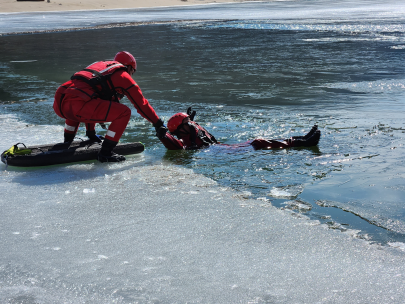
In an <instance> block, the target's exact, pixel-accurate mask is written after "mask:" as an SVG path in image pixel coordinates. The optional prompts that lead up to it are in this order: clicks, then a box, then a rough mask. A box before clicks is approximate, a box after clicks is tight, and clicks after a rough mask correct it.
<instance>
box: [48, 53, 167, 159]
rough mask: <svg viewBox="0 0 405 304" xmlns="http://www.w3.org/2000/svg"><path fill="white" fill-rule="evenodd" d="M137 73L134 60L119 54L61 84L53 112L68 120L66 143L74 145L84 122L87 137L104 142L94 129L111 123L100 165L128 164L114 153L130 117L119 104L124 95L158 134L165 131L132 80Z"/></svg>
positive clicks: (100, 153) (126, 110)
mask: <svg viewBox="0 0 405 304" xmlns="http://www.w3.org/2000/svg"><path fill="white" fill-rule="evenodd" d="M135 71H136V60H135V58H134V56H132V55H131V54H130V53H128V52H119V53H117V54H116V55H115V57H114V60H113V61H99V62H95V63H93V64H91V65H89V66H88V67H87V68H85V69H83V70H81V71H79V72H77V73H75V74H74V75H73V76H72V77H71V79H70V80H69V81H68V82H66V83H64V84H62V85H61V86H60V87H59V88H58V89H57V91H56V94H55V101H54V104H53V108H54V110H55V113H56V114H57V115H58V116H60V117H62V118H64V119H65V130H64V137H65V140H64V141H65V142H71V141H73V139H74V138H75V135H76V132H77V129H78V127H79V125H80V123H81V122H83V123H85V124H86V136H87V137H88V138H89V139H90V140H94V141H98V142H101V139H100V138H99V137H98V136H97V135H96V131H95V125H96V123H104V122H111V124H110V125H109V127H108V130H107V133H106V134H105V139H104V141H103V143H102V145H101V149H100V152H99V154H98V156H97V159H98V160H99V161H100V162H120V161H123V160H125V157H124V156H122V155H118V154H116V153H114V152H113V149H114V147H115V146H116V145H117V143H118V141H119V139H120V138H121V136H122V134H123V133H124V130H125V128H126V126H127V124H128V122H129V119H130V117H131V110H130V108H129V107H127V106H126V105H123V104H121V103H119V101H120V99H121V98H122V97H124V95H125V96H126V97H127V98H128V99H129V100H130V101H131V103H132V104H133V105H134V107H135V108H136V110H137V112H138V113H139V114H140V115H141V116H142V117H143V118H145V119H146V120H148V121H149V122H151V123H152V124H153V126H154V127H155V129H156V130H159V129H161V130H163V129H164V128H165V127H164V125H163V121H162V120H161V119H159V117H158V116H157V114H156V112H155V110H154V109H153V108H152V106H151V105H150V104H149V102H148V100H147V99H146V98H145V97H144V96H143V94H142V92H141V89H140V88H139V86H138V85H137V84H136V82H135V81H134V80H133V79H132V74H133V73H135ZM162 128H163V129H162Z"/></svg>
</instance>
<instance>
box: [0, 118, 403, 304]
mask: <svg viewBox="0 0 405 304" xmlns="http://www.w3.org/2000/svg"><path fill="white" fill-rule="evenodd" d="M1 127H2V129H3V130H5V131H6V132H7V131H9V130H10V129H13V130H14V132H15V133H14V134H15V135H16V138H19V139H20V140H27V139H30V140H31V142H32V143H33V144H34V143H35V142H38V143H39V142H41V141H43V140H44V138H45V137H46V138H47V139H48V140H49V141H56V140H58V138H59V136H60V132H61V130H62V129H61V128H62V127H59V126H46V125H45V126H30V125H26V124H25V123H24V122H21V121H20V122H19V121H18V120H17V119H16V117H13V115H2V116H1ZM25 137H26V138H25ZM32 138H34V139H32ZM14 141H15V139H14V138H9V137H6V136H4V134H2V135H0V142H1V144H0V150H2V151H3V150H5V148H7V147H8V146H10V145H11V144H13V143H14ZM4 168H5V166H4V165H3V164H1V165H0V169H1V171H0V180H1V182H0V191H1V193H2V198H1V200H0V208H1V210H2V220H1V222H0V235H1V240H2V242H1V244H0V252H1V253H2V254H1V258H0V302H6V303H7V302H10V301H11V303H55V301H57V302H60V301H62V300H63V301H64V302H65V303H84V302H86V303H134V302H137V303H186V302H187V303H365V302H367V303H399V302H400V301H401V300H402V299H403V297H404V294H403V290H404V283H405V278H404V276H405V266H404V265H405V264H404V257H405V252H404V247H403V243H392V244H390V245H391V246H392V247H391V248H392V249H390V247H381V246H378V245H370V244H369V243H367V242H366V241H364V240H360V239H356V238H354V237H353V236H352V235H350V234H348V235H346V234H342V233H340V232H338V231H337V230H331V229H329V228H327V227H326V225H320V222H319V221H313V220H310V219H309V218H307V217H306V216H303V215H300V214H297V213H290V212H289V211H288V210H289V208H286V210H281V209H277V208H275V207H273V206H272V205H271V203H269V202H268V200H266V199H257V200H252V199H245V198H243V194H242V195H241V194H240V193H238V192H234V191H233V190H230V189H229V188H226V187H222V186H220V185H218V184H217V183H216V182H214V181H213V180H212V179H209V178H206V177H204V176H202V175H199V174H195V173H194V172H193V171H191V170H189V169H185V168H184V167H180V166H175V165H169V164H161V163H156V162H155V161H154V160H152V159H151V158H150V155H148V151H146V152H145V153H144V154H139V155H135V156H132V157H129V159H128V161H126V162H124V163H122V164H110V165H109V164H100V163H97V162H89V163H82V164H72V165H66V166H52V167H46V168H36V169H18V168H11V167H10V168H9V169H8V170H7V171H6V170H4ZM274 191H275V193H276V192H277V191H278V192H277V193H278V194H279V195H284V194H283V191H295V193H299V192H300V189H299V187H296V188H291V189H278V190H277V189H275V190H274ZM277 193H276V194H277ZM286 204H287V205H290V206H292V208H291V209H294V208H303V207H304V205H305V204H302V203H300V202H297V201H295V202H294V200H291V201H289V202H287V203H286ZM24 301H25V302H24Z"/></svg>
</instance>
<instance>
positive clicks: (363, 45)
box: [0, 1, 405, 304]
mask: <svg viewBox="0 0 405 304" xmlns="http://www.w3.org/2000/svg"><path fill="white" fill-rule="evenodd" d="M192 19H194V20H201V19H205V20H206V19H212V20H224V21H223V22H196V23H194V22H193V23H179V24H173V25H170V24H169V25H151V26H143V27H125V28H115V29H102V30H94V31H90V30H89V31H78V32H64V33H43V34H34V35H3V36H1V37H0V40H1V41H0V53H1V54H2V57H1V58H0V129H1V130H2V132H0V151H4V150H6V149H8V148H9V147H10V146H11V145H13V144H15V143H17V142H24V143H27V144H30V145H35V144H43V143H45V142H58V141H60V140H61V138H62V132H63V121H61V119H59V118H58V117H56V115H55V114H54V113H53V111H52V98H53V94H54V92H55V89H56V87H57V86H58V85H59V84H60V83H62V82H63V81H66V80H67V79H68V78H69V77H70V75H71V74H72V73H74V72H75V71H76V70H78V69H79V68H81V67H83V66H85V64H89V63H91V62H93V61H95V60H96V59H95V57H96V58H101V59H105V58H109V57H108V56H111V54H114V53H115V52H116V48H117V47H119V48H125V49H128V50H131V51H132V50H134V51H136V57H137V59H138V64H139V67H140V68H139V71H137V73H136V75H135V77H134V78H135V79H136V81H137V82H138V83H139V84H140V87H141V88H142V89H143V92H144V93H145V96H146V97H147V98H148V99H149V101H150V102H151V103H152V105H153V106H154V107H155V108H156V110H157V112H158V114H159V115H161V116H162V117H163V118H164V119H165V120H166V121H167V119H168V118H169V117H170V115H172V114H173V113H174V112H177V111H180V110H183V111H184V110H185V109H186V108H187V107H188V106H189V105H190V104H193V106H194V107H195V108H196V109H197V112H198V113H197V117H198V122H201V124H203V125H205V126H207V127H208V129H209V130H210V131H212V132H213V133H214V134H215V135H216V137H217V138H218V139H220V141H223V142H225V143H235V142H241V141H245V140H248V139H250V138H254V137H258V136H263V137H269V138H274V137H278V136H284V137H288V136H291V135H296V134H297V133H298V134H300V133H302V132H304V131H305V130H307V129H308V128H310V127H311V125H312V124H314V123H318V125H319V126H320V128H321V130H322V138H321V142H320V145H319V149H318V150H316V149H315V150H310V149H309V150H307V149H304V150H291V151H256V152H252V151H241V152H238V153H234V152H230V151H228V150H226V149H224V148H221V147H220V146H216V147H211V148H210V149H206V150H204V151H201V152H196V153H194V152H185V153H170V152H166V151H165V149H164V148H163V147H162V145H161V144H160V143H159V142H158V141H157V140H156V138H155V137H154V135H153V131H152V128H151V126H150V125H149V124H148V123H146V122H145V121H144V120H143V119H141V118H140V117H139V115H137V114H136V113H133V116H132V118H131V121H130V123H129V125H128V128H127V132H126V133H125V134H124V136H123V141H142V142H144V143H145V144H146V151H145V152H144V153H142V154H138V155H134V156H132V157H129V158H128V160H127V161H126V162H124V163H120V164H101V163H98V162H87V163H80V164H71V165H66V166H52V167H46V168H32V169H23V168H15V167H8V168H7V169H6V166H5V165H4V164H0V170H1V171H0V193H1V194H2V196H1V198H0V208H1V210H2V212H1V215H2V219H1V221H0V239H1V243H0V302H1V303H19V304H23V303H24V304H27V303H30V304H34V303H35V304H42V303H45V304H51V303H52V304H53V303H74V304H76V303H94V304H96V303H97V304H99V303H230V304H231V303H232V304H233V303H285V304H287V303H288V304H290V303H311V304H312V303H402V302H403V298H404V297H405V294H404V287H405V263H404V262H405V244H404V235H405V212H404V207H403V205H404V204H403V203H404V199H403V197H404V192H405V189H404V186H403V185H404V173H403V169H402V168H403V165H404V159H403V152H404V146H403V139H404V130H405V126H404V121H405V120H404V112H403V109H404V104H405V100H404V94H403V93H404V89H405V79H404V68H403V55H404V50H405V40H404V35H403V34H404V32H405V30H404V22H403V21H404V4H402V3H398V1H388V2H387V1H356V2H353V1H345V2H339V3H336V4H333V3H332V4H331V3H330V2H328V1H305V2H301V1H277V2H271V3H247V4H228V5H210V6H198V7H187V8H176V9H168V8H164V9H142V10H113V11H92V12H58V13H31V14H0V32H1V33H3V34H5V33H17V32H20V33H22V32H29V31H43V30H46V31H52V30H55V29H56V30H57V29H66V28H77V27H95V26H99V25H102V24H106V23H117V22H154V21H173V20H192ZM225 19H226V20H227V21H225ZM229 19H232V20H233V21H229ZM100 20H102V21H100ZM131 35H133V36H134V37H136V39H130V40H128V37H130V36H131ZM104 39H107V40H108V41H110V42H111V43H110V45H106V43H105V40H104ZM162 54H163V55H162ZM208 88H209V90H208ZM127 104H129V103H128V102H127ZM133 112H135V111H133ZM99 131H100V132H101V130H99ZM80 132H81V133H80V134H79V135H80V136H83V130H81V131H80ZM346 211H349V212H346ZM331 228H332V229H331Z"/></svg>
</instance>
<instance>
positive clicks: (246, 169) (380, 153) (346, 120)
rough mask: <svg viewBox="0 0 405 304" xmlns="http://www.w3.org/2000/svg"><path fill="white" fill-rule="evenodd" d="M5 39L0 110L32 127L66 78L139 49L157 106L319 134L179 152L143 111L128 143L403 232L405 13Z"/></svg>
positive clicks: (210, 120)
mask: <svg viewBox="0 0 405 304" xmlns="http://www.w3.org/2000/svg"><path fill="white" fill-rule="evenodd" d="M0 40H1V42H0V45H1V46H0V53H1V58H0V85H1V87H0V101H1V104H2V105H1V108H0V111H1V113H2V114H5V113H17V114H18V116H19V117H20V118H21V119H22V120H23V121H26V122H27V123H30V124H36V125H47V124H54V125H62V124H63V121H61V119H60V118H58V117H57V116H56V115H55V114H54V113H53V110H52V97H53V94H54V91H55V90H56V88H57V87H58V85H59V84H60V83H62V82H64V81H66V80H67V79H69V77H70V76H71V75H72V74H73V73H74V72H76V71H77V70H79V69H81V68H84V67H85V66H87V65H88V64H90V63H92V62H94V61H96V60H103V59H110V58H112V57H113V56H114V54H115V53H116V52H117V51H120V50H128V51H130V52H132V53H133V54H134V55H135V56H136V58H137V61H138V72H137V73H136V74H135V75H134V79H135V80H136V81H137V82H138V84H139V85H140V87H141V89H142V91H143V93H144V95H145V96H146V97H147V98H148V100H149V101H150V103H151V104H152V105H153V107H154V108H155V109H156V111H157V113H158V114H159V115H160V116H162V117H163V118H164V119H165V120H166V121H167V119H168V118H169V117H170V116H171V115H172V114H174V113H176V112H179V111H185V110H186V108H187V107H188V106H193V107H194V109H195V110H196V111H197V116H196V121H197V122H199V123H200V124H202V125H204V126H206V127H207V129H209V130H210V131H211V132H212V133H213V134H215V136H216V138H217V139H218V140H219V141H221V142H223V143H227V144H232V143H238V142H243V141H246V140H249V139H252V138H257V137H264V138H280V137H281V138H285V137H289V136H293V135H301V134H304V133H306V132H307V131H308V130H309V129H310V128H311V127H312V125H313V124H318V126H319V128H320V130H321V132H322V138H321V142H320V144H319V146H318V147H316V148H311V149H292V150H274V151H253V150H251V149H242V150H235V149H230V148H227V147H221V146H214V147H211V148H209V149H205V150H202V151H197V152H195V151H194V152H193V151H191V152H190V151H174V152H173V151H166V150H165V149H164V147H163V146H162V145H161V144H160V143H159V142H158V140H157V139H156V138H155V137H154V135H153V130H152V128H151V126H150V125H149V124H148V123H146V122H145V121H144V120H143V119H141V118H140V116H139V115H137V114H135V110H134V111H133V112H134V114H133V117H132V119H131V121H130V123H129V126H128V128H127V132H126V133H125V134H124V136H123V138H122V140H123V141H134V140H136V141H142V142H143V143H145V144H146V147H147V151H146V154H148V155H150V156H151V157H152V159H153V161H155V162H157V163H158V162H161V161H163V162H169V163H174V164H178V165H179V166H185V167H187V168H192V169H193V170H194V171H195V172H197V173H202V174H204V175H206V176H208V177H210V178H212V179H214V180H215V181H217V182H218V183H219V184H221V185H224V186H230V187H232V188H234V189H237V190H238V191H240V194H241V196H244V197H253V198H260V199H263V200H264V201H265V202H267V203H272V204H273V205H275V206H277V207H280V208H289V209H292V210H295V211H296V212H300V213H304V214H306V215H308V216H310V217H311V218H314V219H319V220H320V221H321V222H322V223H326V224H328V225H329V226H330V227H332V228H334V229H340V230H342V231H350V233H353V234H355V233H356V231H355V230H361V231H360V232H358V236H359V237H362V238H366V239H370V240H371V241H375V242H381V243H387V242H404V241H405V235H404V234H405V209H404V207H403V206H404V194H405V193H404V191H405V187H404V184H405V183H404V177H405V176H404V173H403V166H404V158H403V155H404V146H403V139H404V133H405V125H404V118H405V117H404V111H403V110H404V103H405V98H404V92H405V77H404V75H405V68H404V65H403V60H404V55H405V39H404V27H403V23H402V21H398V20H397V19H392V20H390V19H384V20H380V19H376V20H367V21H361V22H359V21H355V20H353V21H333V20H329V22H325V21H324V20H323V21H321V20H312V21H308V20H306V21H305V22H297V23H294V22H293V21H290V20H287V21H284V22H271V21H269V20H266V21H263V20H260V21H256V20H251V21H226V22H225V21H224V22H199V23H178V24H168V25H148V26H134V27H125V28H115V29H103V30H84V31H76V32H63V33H45V34H32V35H14V36H3V37H0ZM23 61H25V62H23ZM126 103H127V104H128V103H129V102H128V101H126ZM81 132H82V133H81V135H83V131H81ZM100 133H102V131H101V129H100ZM61 138H62V134H61Z"/></svg>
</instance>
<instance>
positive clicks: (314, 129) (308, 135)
mask: <svg viewBox="0 0 405 304" xmlns="http://www.w3.org/2000/svg"><path fill="white" fill-rule="evenodd" d="M317 130H318V126H317V125H314V126H313V127H312V129H311V130H310V131H309V132H308V133H307V134H306V135H304V136H293V137H292V139H308V138H310V137H311V136H312V135H314V133H315V132H316V131H317Z"/></svg>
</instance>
